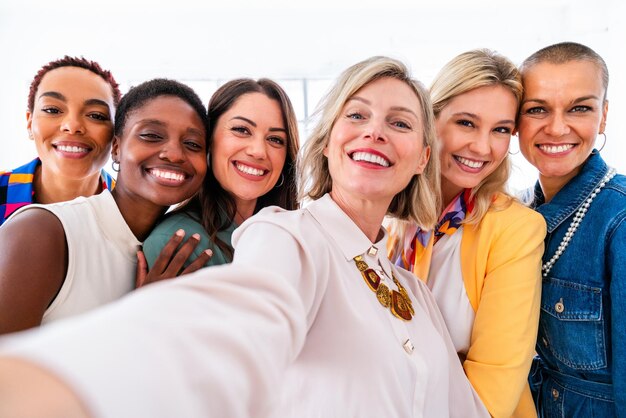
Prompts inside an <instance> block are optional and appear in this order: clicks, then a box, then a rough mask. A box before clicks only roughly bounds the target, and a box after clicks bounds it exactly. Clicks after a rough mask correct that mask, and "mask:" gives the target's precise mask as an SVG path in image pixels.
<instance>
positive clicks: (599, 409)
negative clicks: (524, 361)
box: [530, 150, 626, 418]
mask: <svg viewBox="0 0 626 418" xmlns="http://www.w3.org/2000/svg"><path fill="white" fill-rule="evenodd" d="M608 169H609V168H608V167H607V165H606V164H605V162H604V161H603V160H602V158H601V157H600V155H599V154H598V153H597V151H595V150H594V153H593V154H592V155H591V156H590V157H589V159H588V160H587V161H586V162H585V164H584V166H583V168H582V170H581V172H580V173H579V174H578V175H577V176H576V177H574V178H573V179H572V180H570V181H569V183H567V184H566V185H565V186H564V187H563V188H562V189H561V190H560V191H559V192H558V193H557V194H556V196H554V198H553V199H552V200H551V201H550V202H549V203H545V200H544V196H543V193H542V191H541V188H540V187H539V184H538V183H537V185H536V186H535V198H534V201H533V203H532V206H533V207H534V208H535V209H536V210H537V211H538V212H539V213H541V214H542V215H543V216H544V217H545V219H546V223H547V226H548V234H547V236H546V240H545V248H546V250H545V253H544V256H543V262H544V263H545V262H547V261H549V260H550V259H551V258H552V256H553V255H554V254H555V252H556V251H557V247H558V246H559V244H560V243H561V240H562V239H563V236H564V235H565V233H566V232H567V230H568V228H569V225H570V223H571V221H572V219H573V217H574V215H575V213H576V211H577V210H578V208H579V207H580V206H581V205H582V204H583V203H584V202H585V200H586V199H588V198H589V197H590V195H591V193H592V192H593V190H594V189H595V188H596V187H597V186H598V184H599V183H600V180H601V179H602V177H604V175H605V174H606V173H607V171H608ZM537 353H538V354H539V358H538V359H537V360H536V362H535V364H534V365H533V369H532V370H531V376H530V382H531V387H532V389H533V396H534V397H535V401H536V403H537V407H538V410H539V416H540V417H585V418H593V417H613V416H619V417H626V177H625V176H622V175H617V176H615V177H613V179H612V180H611V181H610V182H608V183H607V184H606V185H605V186H604V188H602V191H601V192H600V193H598V194H597V196H596V197H595V198H594V199H593V202H592V203H591V206H590V207H589V209H588V211H587V213H586V215H585V216H584V218H583V220H582V222H581V223H580V225H579V226H578V229H577V231H576V232H575V234H574V236H573V237H572V239H571V240H570V243H569V245H568V247H567V248H566V249H565V251H564V252H563V253H562V255H561V256H560V258H559V259H558V260H557V261H556V263H555V264H554V266H553V267H552V269H551V270H550V272H549V273H548V275H547V277H544V278H543V287H542V297H541V316H540V320H539V334H538V337H537Z"/></svg>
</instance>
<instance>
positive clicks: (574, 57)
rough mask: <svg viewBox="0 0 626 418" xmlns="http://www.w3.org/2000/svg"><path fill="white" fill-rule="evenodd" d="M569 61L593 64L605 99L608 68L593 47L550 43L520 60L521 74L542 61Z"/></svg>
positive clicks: (571, 43) (560, 62)
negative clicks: (599, 77)
mask: <svg viewBox="0 0 626 418" xmlns="http://www.w3.org/2000/svg"><path fill="white" fill-rule="evenodd" d="M570 61H589V62H591V63H593V64H595V65H596V66H597V67H598V70H600V76H601V77H602V86H603V87H604V99H603V100H605V101H606V97H607V91H608V88H609V69H608V68H607V66H606V62H604V59H602V57H601V56H600V55H599V54H598V53H597V52H596V51H594V50H593V49H591V48H589V47H588V46H586V45H582V44H579V43H576V42H560V43H558V44H554V45H550V46H547V47H545V48H542V49H540V50H539V51H537V52H535V53H534V54H532V55H531V56H529V57H528V58H526V59H525V60H524V62H522V66H521V72H522V75H523V74H524V72H526V71H527V70H528V69H529V68H531V67H532V66H534V65H536V64H540V63H542V62H547V63H550V64H564V63H566V62H570Z"/></svg>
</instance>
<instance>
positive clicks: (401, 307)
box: [353, 255, 415, 321]
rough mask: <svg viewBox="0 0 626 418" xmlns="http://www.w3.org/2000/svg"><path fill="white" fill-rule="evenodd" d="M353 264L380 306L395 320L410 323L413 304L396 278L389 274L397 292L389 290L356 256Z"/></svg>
mask: <svg viewBox="0 0 626 418" xmlns="http://www.w3.org/2000/svg"><path fill="white" fill-rule="evenodd" d="M353 260H354V263H355V264H356V268H358V269H359V271H360V272H361V276H363V280H365V283H367V286H368V287H369V288H370V289H371V290H372V292H374V293H376V298H377V299H378V302H380V304H381V305H383V306H384V307H385V308H389V309H390V310H391V313H392V314H393V316H395V317H396V318H400V319H402V320H404V321H410V320H411V319H412V318H413V315H415V310H413V303H412V302H411V298H409V295H408V293H407V292H406V289H405V288H404V287H403V286H402V285H401V284H400V282H399V281H398V279H396V276H395V275H394V274H393V272H392V273H391V277H392V279H393V282H394V283H395V284H396V286H398V290H391V289H389V286H387V285H386V284H385V283H384V282H383V281H382V280H381V278H380V276H379V275H378V273H376V271H374V270H373V269H371V268H370V266H368V265H367V263H366V262H365V260H363V257H361V256H360V255H357V256H356V257H354V259H353Z"/></svg>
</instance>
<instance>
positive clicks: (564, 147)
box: [537, 144, 574, 154]
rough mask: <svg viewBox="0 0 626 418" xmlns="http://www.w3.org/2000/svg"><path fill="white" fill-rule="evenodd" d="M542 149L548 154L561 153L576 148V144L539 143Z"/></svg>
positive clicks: (538, 146)
mask: <svg viewBox="0 0 626 418" xmlns="http://www.w3.org/2000/svg"><path fill="white" fill-rule="evenodd" d="M537 148H539V149H540V150H541V151H543V152H545V153H546V154H560V153H562V152H566V151H569V150H571V149H572V148H574V144H561V145H547V144H539V145H537Z"/></svg>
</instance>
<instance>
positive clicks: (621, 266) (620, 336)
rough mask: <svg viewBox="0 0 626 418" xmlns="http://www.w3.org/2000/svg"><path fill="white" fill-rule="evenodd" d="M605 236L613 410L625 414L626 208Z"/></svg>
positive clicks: (619, 415)
mask: <svg viewBox="0 0 626 418" xmlns="http://www.w3.org/2000/svg"><path fill="white" fill-rule="evenodd" d="M607 238H608V240H607V242H608V245H607V247H608V253H607V259H606V263H607V268H608V273H607V275H608V276H609V279H608V280H610V294H611V351H612V358H611V359H612V364H613V393H614V396H615V412H616V415H617V416H618V417H626V346H625V345H624V341H625V340H626V309H625V305H624V301H626V212H622V213H621V214H620V216H617V217H616V218H615V220H614V228H612V234H611V235H610V236H609V237H607Z"/></svg>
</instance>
